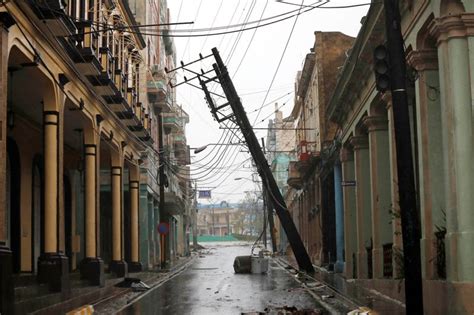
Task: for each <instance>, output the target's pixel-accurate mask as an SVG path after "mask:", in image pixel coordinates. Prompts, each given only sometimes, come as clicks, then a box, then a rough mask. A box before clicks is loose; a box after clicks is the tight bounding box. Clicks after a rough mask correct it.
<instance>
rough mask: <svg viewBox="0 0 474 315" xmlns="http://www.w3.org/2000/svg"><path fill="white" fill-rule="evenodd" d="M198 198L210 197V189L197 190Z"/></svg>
mask: <svg viewBox="0 0 474 315" xmlns="http://www.w3.org/2000/svg"><path fill="white" fill-rule="evenodd" d="M198 198H199V199H211V191H210V190H199V197H198Z"/></svg>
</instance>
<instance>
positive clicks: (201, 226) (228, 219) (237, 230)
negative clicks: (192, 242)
mask: <svg viewBox="0 0 474 315" xmlns="http://www.w3.org/2000/svg"><path fill="white" fill-rule="evenodd" d="M245 219H246V218H245V213H244V211H242V210H241V209H240V208H239V207H238V206H235V205H231V204H229V203H227V202H225V201H222V202H221V203H219V204H211V205H206V206H205V207H202V206H198V214H197V229H198V235H199V236H203V235H217V236H225V235H231V234H244V232H245V226H244V225H245V224H244V221H245Z"/></svg>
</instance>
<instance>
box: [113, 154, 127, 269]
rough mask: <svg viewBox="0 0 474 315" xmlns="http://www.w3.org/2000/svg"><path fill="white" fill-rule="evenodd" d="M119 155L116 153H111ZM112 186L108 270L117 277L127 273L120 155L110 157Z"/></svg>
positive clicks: (121, 161)
mask: <svg viewBox="0 0 474 315" xmlns="http://www.w3.org/2000/svg"><path fill="white" fill-rule="evenodd" d="M112 154H113V155H119V154H118V153H112ZM111 175H112V178H111V186H112V262H111V263H110V266H109V269H110V272H112V273H114V274H115V275H116V276H117V277H125V276H126V275H127V273H128V267H127V263H126V262H125V261H124V259H123V253H122V243H123V239H122V230H123V229H122V226H123V222H122V218H123V216H122V212H123V181H122V176H123V160H122V158H121V157H117V156H115V158H114V156H113V157H112V168H111Z"/></svg>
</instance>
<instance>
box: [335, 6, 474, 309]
mask: <svg viewBox="0 0 474 315" xmlns="http://www.w3.org/2000/svg"><path fill="white" fill-rule="evenodd" d="M401 11H402V33H403V36H404V39H405V45H406V54H407V62H408V65H409V71H408V73H409V76H408V81H407V82H408V90H407V92H408V95H409V97H408V99H409V106H410V113H411V122H410V124H411V130H412V143H413V152H414V155H413V158H414V161H415V165H414V166H415V177H416V193H417V201H418V207H419V208H418V209H417V210H416V211H417V212H418V213H419V217H420V227H421V240H420V245H421V257H422V274H423V292H424V308H425V312H426V313H427V314H440V313H450V314H469V313H472V312H473V310H474V304H473V303H472V299H466V297H467V296H468V294H469V293H468V292H472V289H473V286H474V264H472V261H473V256H472V255H473V254H472V243H473V241H472V235H474V234H473V231H474V220H473V219H474V215H473V212H472V206H473V203H472V200H471V197H470V196H472V187H473V185H472V183H471V181H472V167H471V163H470V162H468V161H470V160H471V155H472V154H473V153H472V115H471V112H472V108H471V106H470V105H472V103H473V96H474V93H473V90H472V86H474V85H473V81H472V78H473V77H474V76H473V70H472V69H473V65H474V54H473V52H472V50H470V49H469V47H470V45H472V43H473V42H474V37H473V36H474V34H473V32H472V30H473V28H472V25H473V24H472V20H473V16H474V3H473V2H472V1H461V0H438V1H403V2H401ZM383 30H384V19H383V7H381V6H380V5H376V4H374V5H372V6H371V8H370V10H369V12H368V15H367V17H366V19H365V22H364V24H363V26H362V29H361V31H360V33H359V36H358V38H357V41H356V43H355V45H354V48H353V51H352V53H351V55H350V56H349V58H348V60H347V61H346V64H345V66H344V69H343V72H342V75H341V79H340V80H339V82H338V85H337V87H336V90H335V93H334V96H333V98H332V100H331V102H330V107H329V112H328V113H329V117H330V119H332V120H333V121H334V122H336V123H337V124H338V125H339V126H340V128H341V135H340V139H341V146H342V147H341V153H340V161H341V165H342V179H343V180H344V181H346V180H349V181H352V180H353V181H355V183H356V185H355V186H353V187H345V188H344V193H343V195H344V214H345V221H346V224H345V235H346V237H345V240H346V244H345V253H346V259H345V260H346V268H345V273H346V276H347V277H351V278H358V279H367V278H370V279H374V280H371V281H370V283H372V284H373V283H379V287H380V288H379V289H380V290H389V288H390V287H393V286H395V282H396V281H394V280H390V279H394V278H398V277H403V275H402V274H401V272H402V271H401V270H402V269H401V268H400V266H399V261H400V259H399V258H400V255H403V249H402V242H401V236H400V230H401V229H400V219H399V217H400V216H399V213H400V207H399V203H398V200H399V197H398V187H397V159H396V151H395V141H396V137H395V131H394V123H393V108H392V101H391V95H390V93H380V92H378V91H377V90H376V89H375V80H374V76H373V75H371V64H370V62H368V60H370V58H371V55H372V53H373V49H374V48H375V46H376V45H378V44H382V43H383V42H384V32H383ZM356 59H357V60H359V61H356ZM360 60H362V61H365V62H360ZM366 60H367V61H366ZM361 78H365V79H364V80H361ZM349 87H352V88H349ZM355 91H357V92H355ZM387 222H390V225H388V224H387ZM369 241H370V246H367V245H368V244H369ZM402 257H403V256H402ZM375 279H385V280H384V281H381V280H379V281H375ZM402 298H403V297H401V299H402Z"/></svg>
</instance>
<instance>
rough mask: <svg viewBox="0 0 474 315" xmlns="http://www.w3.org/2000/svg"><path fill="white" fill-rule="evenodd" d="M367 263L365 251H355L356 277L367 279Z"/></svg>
mask: <svg viewBox="0 0 474 315" xmlns="http://www.w3.org/2000/svg"><path fill="white" fill-rule="evenodd" d="M367 270H368V265H367V252H366V251H365V250H364V251H363V252H357V278H358V279H367V278H368V277H369V273H368V271H367Z"/></svg>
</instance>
